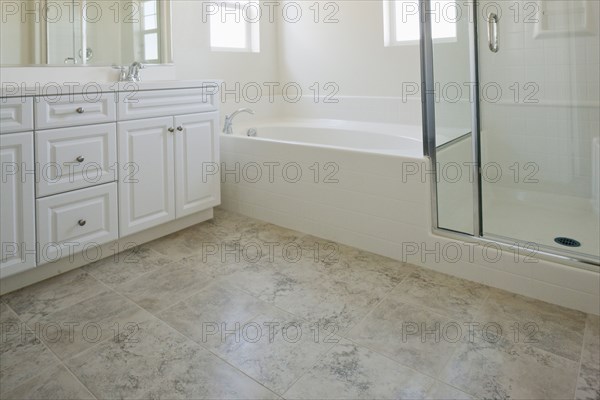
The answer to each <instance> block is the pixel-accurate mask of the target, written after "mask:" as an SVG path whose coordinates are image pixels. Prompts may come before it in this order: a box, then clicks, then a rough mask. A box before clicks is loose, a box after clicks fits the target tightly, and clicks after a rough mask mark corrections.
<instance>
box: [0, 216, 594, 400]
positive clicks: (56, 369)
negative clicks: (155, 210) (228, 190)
mask: <svg viewBox="0 0 600 400" xmlns="http://www.w3.org/2000/svg"><path fill="white" fill-rule="evenodd" d="M0 324H1V327H2V329H1V335H2V337H1V342H0V398H2V399H88V398H89V399H94V398H96V399H117V398H118V399H121V398H124V399H142V398H153V399H159V398H162V399H178V398H194V399H200V398H211V399H279V398H286V399H375V398H377V399H388V398H389V399H398V398H401V399H426V398H429V399H509V398H510V399H574V398H576V399H599V398H600V323H599V318H598V317H595V316H591V315H586V314H584V313H581V312H578V311H573V310H569V309H565V308H562V307H558V306H554V305H550V304H547V303H543V302H540V301H537V300H532V299H529V298H525V297H522V296H517V295H513V294H510V293H506V292H503V291H500V290H496V289H492V288H489V287H486V286H483V285H479V284H475V283H472V282H467V281H464V280H461V279H457V278H453V277H450V276H446V275H443V274H439V273H435V272H431V271H428V270H424V269H420V268H417V267H414V266H411V265H406V264H403V263H400V262H397V261H394V260H390V259H387V258H385V257H381V256H377V255H374V254H370V253H367V252H364V251H360V250H357V249H355V248H351V247H347V246H342V245H338V244H335V243H331V242H327V241H325V240H321V239H318V238H316V237H312V236H308V235H303V234H301V233H298V232H294V231H291V230H287V229H284V228H280V227H277V226H274V225H270V224H267V223H264V222H260V221H256V220H252V219H249V218H246V217H243V216H240V215H236V214H232V213H228V212H225V211H220V210H217V212H216V216H215V219H214V220H212V221H209V222H205V223H203V224H200V225H197V226H194V227H191V228H189V229H186V230H184V231H181V232H178V233H175V234H173V235H170V236H167V237H165V238H162V239H159V240H157V241H154V242H152V243H148V244H145V245H142V246H139V247H137V248H135V251H129V252H126V253H122V254H120V255H118V256H117V257H109V258H108V259H104V260H101V261H98V262H96V263H93V264H90V265H87V266H85V267H83V268H80V269H78V270H74V271H71V272H68V273H66V274H63V275H60V276H58V277H55V278H53V279H50V280H47V281H45V282H41V283H39V284H36V285H33V286H31V287H28V288H25V289H22V290H20V291H17V292H14V293H11V294H8V295H6V296H3V297H2V298H0Z"/></svg>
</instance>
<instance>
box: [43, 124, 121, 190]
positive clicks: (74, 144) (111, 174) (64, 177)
mask: <svg viewBox="0 0 600 400" xmlns="http://www.w3.org/2000/svg"><path fill="white" fill-rule="evenodd" d="M116 129H117V126H116V123H112V124H102V125H90V126H85V127H75V128H63V129H50V130H45V131H37V132H36V146H35V153H36V154H35V156H36V160H37V163H38V165H39V175H40V176H39V179H38V180H37V197H44V196H48V195H51V194H56V193H61V192H66V191H69V190H74V189H81V188H85V187H90V186H94V185H98V184H101V183H107V182H112V181H115V180H116V177H117V172H118V171H117V165H116V164H117V133H116Z"/></svg>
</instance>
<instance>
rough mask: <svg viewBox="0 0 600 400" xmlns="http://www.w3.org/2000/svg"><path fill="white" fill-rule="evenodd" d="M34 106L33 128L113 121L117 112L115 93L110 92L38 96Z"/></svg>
mask: <svg viewBox="0 0 600 400" xmlns="http://www.w3.org/2000/svg"><path fill="white" fill-rule="evenodd" d="M35 107H36V110H35V111H36V112H35V124H36V125H35V129H48V128H60V127H64V126H76V125H88V124H101V123H105V122H115V121H116V114H117V112H116V105H115V95H114V94H110V93H92V94H88V95H73V96H66V95H65V96H60V98H58V99H56V98H50V97H40V99H39V102H36V104H35Z"/></svg>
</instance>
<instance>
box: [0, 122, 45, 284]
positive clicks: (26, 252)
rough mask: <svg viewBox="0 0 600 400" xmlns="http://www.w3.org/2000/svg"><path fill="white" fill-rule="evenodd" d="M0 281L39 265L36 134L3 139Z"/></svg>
mask: <svg viewBox="0 0 600 400" xmlns="http://www.w3.org/2000/svg"><path fill="white" fill-rule="evenodd" d="M0 163H1V178H2V179H0V245H1V248H0V256H1V258H0V278H5V277H7V276H10V275H14V274H16V273H19V272H23V271H25V270H28V269H30V268H33V267H35V266H36V262H35V259H36V256H35V248H36V244H35V215H34V214H35V192H34V183H35V182H34V181H35V179H34V176H33V169H34V165H33V132H24V133H12V134H8V135H2V136H0Z"/></svg>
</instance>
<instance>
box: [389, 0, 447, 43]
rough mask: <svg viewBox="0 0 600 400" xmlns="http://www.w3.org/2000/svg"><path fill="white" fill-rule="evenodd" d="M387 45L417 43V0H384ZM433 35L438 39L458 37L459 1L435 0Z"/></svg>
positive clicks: (418, 20) (418, 28)
mask: <svg viewBox="0 0 600 400" xmlns="http://www.w3.org/2000/svg"><path fill="white" fill-rule="evenodd" d="M384 1H385V2H387V3H386V4H385V6H386V7H384V10H385V11H384V18H385V19H386V21H385V24H384V25H385V27H386V29H389V30H390V31H391V32H389V33H388V32H385V45H386V46H393V45H399V44H405V43H417V42H418V41H419V39H420V36H421V35H420V12H419V2H418V1H416V0H384ZM431 6H432V8H433V12H432V15H431V20H432V27H431V31H432V35H433V39H436V40H438V41H439V40H454V39H456V22H457V14H456V13H457V7H458V5H457V3H456V1H455V0H433V1H432V2H431Z"/></svg>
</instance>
